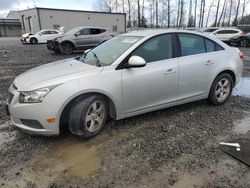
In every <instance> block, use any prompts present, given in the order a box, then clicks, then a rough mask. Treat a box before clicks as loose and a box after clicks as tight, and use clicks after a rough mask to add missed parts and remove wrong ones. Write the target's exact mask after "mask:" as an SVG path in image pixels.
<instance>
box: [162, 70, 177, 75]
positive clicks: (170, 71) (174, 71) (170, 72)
mask: <svg viewBox="0 0 250 188" xmlns="http://www.w3.org/2000/svg"><path fill="white" fill-rule="evenodd" d="M174 73H176V70H174V69H168V70H167V71H165V72H164V74H165V75H168V74H174Z"/></svg>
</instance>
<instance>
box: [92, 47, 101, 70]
mask: <svg viewBox="0 0 250 188" xmlns="http://www.w3.org/2000/svg"><path fill="white" fill-rule="evenodd" d="M92 53H93V55H94V57H95V58H96V66H97V67H101V63H100V61H99V59H98V57H97V55H96V54H95V52H93V51H92Z"/></svg>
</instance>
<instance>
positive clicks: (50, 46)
mask: <svg viewBox="0 0 250 188" xmlns="http://www.w3.org/2000/svg"><path fill="white" fill-rule="evenodd" d="M47 48H48V49H49V50H52V51H55V52H58V53H59V52H60V53H62V47H61V45H60V44H59V43H58V42H57V41H55V40H48V41H47Z"/></svg>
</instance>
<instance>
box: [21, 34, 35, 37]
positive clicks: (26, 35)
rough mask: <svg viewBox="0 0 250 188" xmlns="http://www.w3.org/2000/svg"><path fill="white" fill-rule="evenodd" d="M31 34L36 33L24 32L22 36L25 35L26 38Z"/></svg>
mask: <svg viewBox="0 0 250 188" xmlns="http://www.w3.org/2000/svg"><path fill="white" fill-rule="evenodd" d="M30 35H34V34H32V33H24V34H23V35H22V37H23V38H26V37H28V36H30Z"/></svg>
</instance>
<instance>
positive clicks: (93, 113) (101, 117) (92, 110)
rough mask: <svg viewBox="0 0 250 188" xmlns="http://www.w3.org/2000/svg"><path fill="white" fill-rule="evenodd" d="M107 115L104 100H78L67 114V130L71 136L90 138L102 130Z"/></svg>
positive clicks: (100, 98) (89, 98)
mask: <svg viewBox="0 0 250 188" xmlns="http://www.w3.org/2000/svg"><path fill="white" fill-rule="evenodd" d="M107 115H108V107H107V102H106V100H105V99H104V98H103V97H101V96H97V95H94V96H90V97H87V98H82V99H78V100H76V101H75V103H74V104H73V106H72V108H71V110H70V114H69V129H70V132H71V133H72V134H75V135H78V136H81V137H83V138H91V137H93V136H95V135H96V134H98V133H99V132H100V131H101V129H102V128H103V126H104V124H105V122H106V119H107Z"/></svg>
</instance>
